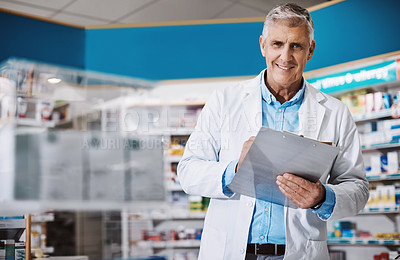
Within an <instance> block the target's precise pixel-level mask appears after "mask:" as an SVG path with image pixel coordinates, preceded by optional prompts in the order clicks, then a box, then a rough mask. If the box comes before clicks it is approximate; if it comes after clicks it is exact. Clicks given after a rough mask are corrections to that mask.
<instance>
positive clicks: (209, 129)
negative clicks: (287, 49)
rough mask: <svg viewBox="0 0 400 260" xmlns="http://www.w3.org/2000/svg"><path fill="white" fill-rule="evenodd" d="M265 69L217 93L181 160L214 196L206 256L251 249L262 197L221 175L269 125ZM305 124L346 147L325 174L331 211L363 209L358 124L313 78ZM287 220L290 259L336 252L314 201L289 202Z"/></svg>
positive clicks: (194, 190)
mask: <svg viewBox="0 0 400 260" xmlns="http://www.w3.org/2000/svg"><path fill="white" fill-rule="evenodd" d="M261 75H262V74H260V75H258V76H257V77H256V78H254V79H251V80H248V81H244V82H241V83H239V84H237V85H234V86H230V87H227V88H224V89H223V90H217V91H215V92H214V93H213V94H212V95H211V97H210V98H209V100H208V101H207V104H206V105H205V106H204V109H203V111H202V113H201V114H200V116H199V120H198V122H197V126H196V128H195V131H194V132H193V133H192V135H191V136H190V138H189V140H188V142H187V144H186V148H185V153H184V155H183V158H182V160H181V161H180V163H179V165H178V176H179V180H180V183H181V185H182V188H183V190H184V191H185V192H186V193H188V194H195V195H201V196H205V197H210V198H211V201H210V205H209V208H208V211H207V214H206V218H205V222H204V230H203V235H202V240H201V247H200V254H199V259H201V260H220V259H224V260H243V259H244V258H245V255H246V245H247V238H248V232H249V228H250V222H251V219H252V215H253V210H254V204H255V199H254V198H251V197H248V196H244V195H240V194H234V195H233V196H232V197H228V196H226V195H225V194H224V193H223V191H222V175H223V173H224V171H225V169H226V167H227V165H228V164H229V163H230V162H231V161H232V160H236V159H239V156H240V153H241V150H242V146H243V143H244V142H245V141H246V140H248V139H249V137H250V136H254V135H256V134H257V132H258V130H259V128H260V127H261V125H262V108H261V91H260V77H261ZM299 130H300V131H299V134H302V135H304V136H305V137H309V138H313V139H316V140H319V141H325V142H332V143H333V145H335V146H337V147H339V148H340V152H339V155H338V157H337V159H336V160H335V162H334V165H333V167H332V170H331V172H330V176H329V180H328V181H327V178H328V176H327V175H325V176H323V177H322V178H321V182H322V183H327V185H329V186H330V187H331V188H332V190H333V191H334V193H335V198H336V204H335V207H334V209H333V213H332V215H331V217H330V219H339V218H342V217H346V216H351V215H355V214H357V213H358V212H359V211H360V210H361V209H362V208H363V207H364V205H365V203H366V201H367V199H368V196H369V193H368V182H367V180H366V178H365V171H364V166H363V161H362V156H361V151H360V142H359V137H358V132H357V130H356V126H355V123H354V121H353V119H352V117H351V115H350V113H349V111H348V109H347V107H346V106H345V105H344V104H343V103H342V102H340V101H339V100H337V99H335V98H333V97H330V96H328V95H326V94H324V93H322V92H320V91H319V90H316V89H315V88H314V87H312V86H311V85H310V84H308V83H306V89H305V93H304V100H303V103H302V105H301V107H300V110H299ZM266 149H268V147H266ZM272 149H273V148H272ZM285 226H286V253H285V258H284V259H286V260H291V259H295V260H299V259H305V260H310V259H318V260H323V259H329V255H328V248H327V244H326V239H327V227H326V222H325V221H323V220H321V219H320V218H319V217H318V216H317V214H315V213H313V212H312V210H311V209H293V208H288V207H285Z"/></svg>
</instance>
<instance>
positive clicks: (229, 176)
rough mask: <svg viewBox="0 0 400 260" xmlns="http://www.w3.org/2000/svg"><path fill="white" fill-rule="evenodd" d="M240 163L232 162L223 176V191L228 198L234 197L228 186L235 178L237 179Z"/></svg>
mask: <svg viewBox="0 0 400 260" xmlns="http://www.w3.org/2000/svg"><path fill="white" fill-rule="evenodd" d="M238 162H239V160H233V161H232V162H230V163H229V164H228V166H227V167H226V169H225V172H224V174H223V175H222V190H223V192H224V194H225V195H226V196H232V195H233V192H232V191H230V190H228V186H229V184H231V182H232V180H233V177H235V173H236V165H237V164H238Z"/></svg>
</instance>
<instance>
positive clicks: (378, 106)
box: [374, 92, 384, 112]
mask: <svg viewBox="0 0 400 260" xmlns="http://www.w3.org/2000/svg"><path fill="white" fill-rule="evenodd" d="M383 108H384V102H383V93H382V92H375V94H374V111H375V112H379V111H381V110H382V109H383Z"/></svg>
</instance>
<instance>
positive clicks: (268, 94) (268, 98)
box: [260, 70, 306, 105]
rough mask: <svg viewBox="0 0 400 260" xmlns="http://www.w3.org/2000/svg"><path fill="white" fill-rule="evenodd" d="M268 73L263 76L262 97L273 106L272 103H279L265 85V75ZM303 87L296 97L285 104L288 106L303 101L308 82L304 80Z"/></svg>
mask: <svg viewBox="0 0 400 260" xmlns="http://www.w3.org/2000/svg"><path fill="white" fill-rule="evenodd" d="M266 72H267V71H266V70H264V71H263V72H262V74H261V82H260V85H261V95H262V98H263V99H264V101H265V102H267V103H268V104H269V105H271V103H274V102H277V100H276V98H275V96H274V95H272V93H271V91H269V89H268V88H267V85H265V81H264V73H266ZM302 82H303V84H302V86H301V89H300V90H299V91H297V93H296V95H294V97H292V98H291V99H290V100H289V101H286V102H285V103H284V104H286V103H287V105H292V104H295V103H297V102H298V101H302V100H303V96H304V90H305V86H306V81H305V80H304V78H303V79H302Z"/></svg>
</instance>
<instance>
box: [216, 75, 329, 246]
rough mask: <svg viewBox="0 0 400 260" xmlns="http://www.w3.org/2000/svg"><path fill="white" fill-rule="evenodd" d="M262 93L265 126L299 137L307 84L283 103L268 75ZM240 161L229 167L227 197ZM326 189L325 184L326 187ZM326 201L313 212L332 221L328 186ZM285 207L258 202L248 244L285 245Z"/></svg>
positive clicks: (262, 80) (226, 173)
mask: <svg viewBox="0 0 400 260" xmlns="http://www.w3.org/2000/svg"><path fill="white" fill-rule="evenodd" d="M260 88H261V94H262V124H263V126H267V127H269V128H272V129H275V130H279V131H288V132H292V133H295V134H298V131H299V113H298V112H299V109H300V105H301V103H302V102H303V99H304V90H305V81H304V80H303V86H302V88H301V89H300V90H299V91H298V92H297V93H296V95H295V96H294V97H293V98H292V99H290V100H289V101H286V102H285V103H283V104H280V103H279V102H278V101H277V100H276V98H275V96H274V95H272V93H271V92H270V91H269V90H268V88H267V86H266V85H265V82H264V73H262V75H261V82H260ZM237 163H238V160H234V161H232V162H231V163H230V164H229V165H228V167H227V168H226V170H225V172H224V175H223V179H222V184H223V190H224V193H225V194H226V195H232V192H231V191H229V190H228V186H229V184H230V183H231V182H232V179H233V177H234V176H235V169H236V165H237ZM324 186H325V185H324ZM325 189H326V199H325V202H324V203H323V204H322V206H321V207H320V208H319V209H317V210H314V211H313V212H314V213H316V214H318V215H319V217H320V218H322V219H325V220H326V219H328V218H329V217H330V215H331V214H332V211H333V207H334V205H335V194H334V192H333V190H332V189H331V188H329V187H328V186H325ZM285 241H286V236H285V223H284V207H283V206H282V205H278V204H274V203H271V202H267V201H264V200H259V199H257V200H256V203H255V207H254V213H253V218H252V221H251V226H250V230H249V237H248V243H259V244H266V243H272V244H285Z"/></svg>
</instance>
